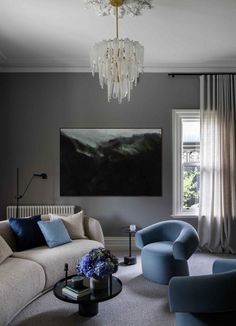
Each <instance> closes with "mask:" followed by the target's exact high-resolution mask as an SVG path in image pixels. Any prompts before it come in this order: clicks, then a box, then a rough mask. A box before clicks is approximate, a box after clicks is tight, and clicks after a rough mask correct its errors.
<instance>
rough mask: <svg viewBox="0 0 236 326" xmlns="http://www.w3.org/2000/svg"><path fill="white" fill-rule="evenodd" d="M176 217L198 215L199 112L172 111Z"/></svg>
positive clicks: (174, 212)
mask: <svg viewBox="0 0 236 326" xmlns="http://www.w3.org/2000/svg"><path fill="white" fill-rule="evenodd" d="M172 123H173V215H174V216H178V215H188V216H191V215H192V216H195V215H196V214H198V205H199V188H200V111H199V110H173V115H172Z"/></svg>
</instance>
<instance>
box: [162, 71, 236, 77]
mask: <svg viewBox="0 0 236 326" xmlns="http://www.w3.org/2000/svg"><path fill="white" fill-rule="evenodd" d="M235 74H236V72H196V73H178V72H176V73H175V72H172V73H168V76H171V77H173V78H174V77H175V76H201V75H235Z"/></svg>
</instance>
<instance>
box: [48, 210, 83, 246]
mask: <svg viewBox="0 0 236 326" xmlns="http://www.w3.org/2000/svg"><path fill="white" fill-rule="evenodd" d="M49 218H50V220H51V221H52V220H55V219H61V220H62V221H63V223H64V225H65V227H66V229H67V231H68V233H69V236H70V238H71V239H72V240H75V239H85V238H87V237H86V235H85V232H84V212H83V211H80V212H79V213H76V214H73V215H68V216H61V215H56V214H49Z"/></svg>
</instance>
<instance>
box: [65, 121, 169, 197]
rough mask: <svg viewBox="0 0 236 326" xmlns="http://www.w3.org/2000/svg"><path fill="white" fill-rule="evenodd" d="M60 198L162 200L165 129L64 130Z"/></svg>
mask: <svg viewBox="0 0 236 326" xmlns="http://www.w3.org/2000/svg"><path fill="white" fill-rule="evenodd" d="M59 132H60V196H69V197H73V196H77V197H80V196H130V197H133V196H135V197H136V196H158V197H160V196H162V137H163V129H162V128H157V127H155V128H75V127H74V128H60V130H59Z"/></svg>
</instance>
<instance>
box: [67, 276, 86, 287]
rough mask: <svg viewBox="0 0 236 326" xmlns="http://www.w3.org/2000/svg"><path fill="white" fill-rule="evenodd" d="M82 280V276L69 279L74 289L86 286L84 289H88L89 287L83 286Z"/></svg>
mask: <svg viewBox="0 0 236 326" xmlns="http://www.w3.org/2000/svg"><path fill="white" fill-rule="evenodd" d="M84 279H85V277H83V276H79V275H76V276H73V277H72V278H71V284H72V285H73V286H74V287H75V288H80V287H81V286H83V285H84V286H86V287H89V286H87V285H85V284H84Z"/></svg>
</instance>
